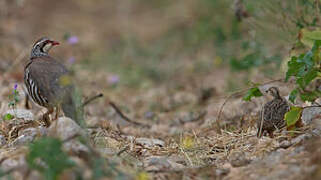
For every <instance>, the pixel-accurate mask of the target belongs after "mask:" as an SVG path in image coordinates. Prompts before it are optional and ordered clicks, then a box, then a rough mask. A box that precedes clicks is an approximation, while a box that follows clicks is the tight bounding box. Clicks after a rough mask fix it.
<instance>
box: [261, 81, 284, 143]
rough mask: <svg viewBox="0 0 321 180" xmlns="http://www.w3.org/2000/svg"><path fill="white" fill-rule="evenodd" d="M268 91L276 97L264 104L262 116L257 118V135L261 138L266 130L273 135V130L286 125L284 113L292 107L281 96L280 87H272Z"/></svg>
mask: <svg viewBox="0 0 321 180" xmlns="http://www.w3.org/2000/svg"><path fill="white" fill-rule="evenodd" d="M266 92H267V93H269V94H271V95H272V96H273V97H274V99H273V100H272V101H269V102H267V103H266V104H265V105H264V106H263V108H262V111H261V118H259V119H258V120H257V128H258V131H257V137H259V138H260V137H262V135H263V133H264V132H265V131H266V132H267V133H268V134H269V136H270V137H273V131H275V130H276V129H281V128H283V127H284V126H285V125H286V124H285V120H284V115H285V113H287V112H288V111H289V109H290V106H289V105H288V102H287V101H286V100H285V99H284V98H282V97H281V96H280V93H279V90H278V88H276V87H270V88H269V89H268V90H267V91H266Z"/></svg>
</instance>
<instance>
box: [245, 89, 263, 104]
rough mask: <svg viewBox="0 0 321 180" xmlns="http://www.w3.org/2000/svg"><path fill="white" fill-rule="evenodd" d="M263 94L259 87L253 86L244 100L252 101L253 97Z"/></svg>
mask: <svg viewBox="0 0 321 180" xmlns="http://www.w3.org/2000/svg"><path fill="white" fill-rule="evenodd" d="M260 96H263V94H262V93H261V91H260V89H259V88H258V87H254V88H251V89H250V90H249V91H248V92H247V93H246V94H245V96H244V97H243V100H244V101H251V98H252V97H260Z"/></svg>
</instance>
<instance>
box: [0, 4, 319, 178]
mask: <svg viewBox="0 0 321 180" xmlns="http://www.w3.org/2000/svg"><path fill="white" fill-rule="evenodd" d="M232 4H233V2H232V1H223V0H222V1H217V2H214V1H213V2H212V1H210V0H202V1H193V0H178V1H175V2H172V1H170V0H162V1H143V0H136V1H129V0H128V1H126V0H122V1H103V0H97V1H86V0H69V1H62V0H57V1H50V2H49V1H40V0H13V1H10V0H2V1H1V2H0V115H1V117H2V116H4V115H5V114H6V112H7V111H8V110H10V109H11V108H9V107H8V103H9V102H10V99H9V98H8V96H9V95H10V94H11V93H12V91H13V88H14V84H15V83H18V91H19V92H20V101H19V102H18V104H17V107H16V108H17V109H18V110H24V109H25V107H24V102H23V100H24V96H23V92H24V90H23V80H22V79H23V64H24V62H25V61H26V60H27V59H28V56H29V51H30V49H31V45H32V44H33V42H34V41H35V40H36V39H38V38H39V37H41V36H48V37H51V38H53V39H55V40H57V41H61V45H60V46H58V47H56V48H54V49H53V50H52V51H51V55H52V56H53V57H57V58H58V59H62V62H63V63H64V64H65V65H66V66H68V68H70V69H71V70H72V71H73V75H74V79H75V82H76V84H77V85H78V87H79V88H80V89H81V90H82V94H83V96H84V98H86V97H90V96H92V95H95V94H97V93H103V94H104V97H103V98H100V99H98V100H96V101H94V102H92V103H91V104H89V105H88V106H86V108H85V113H84V114H85V121H86V127H84V128H83V130H84V131H85V132H86V134H87V136H85V139H80V140H78V139H77V138H78V136H79V134H77V133H76V134H75V136H72V137H69V138H67V139H64V138H62V139H63V141H62V144H63V147H64V148H63V149H64V152H65V153H67V154H68V157H69V158H70V159H71V160H72V161H73V162H74V163H75V164H76V166H74V167H73V168H66V169H65V170H64V171H63V173H62V174H60V175H59V179H77V176H78V175H81V176H82V178H84V179H95V178H96V177H99V176H104V175H106V176H105V177H103V178H106V179H114V178H119V179H138V180H147V179H319V178H320V177H321V173H320V170H321V169H320V168H321V164H320V161H318V160H320V151H321V148H320V143H319V140H320V139H319V137H318V136H319V135H320V132H319V131H320V130H319V131H318V130H315V129H316V128H320V124H318V121H316V123H313V124H312V125H309V126H304V127H301V128H300V129H297V130H296V131H295V132H291V133H289V132H287V131H282V132H278V133H276V137H275V138H269V137H263V138H261V139H258V138H257V137H256V121H257V119H258V118H259V111H260V109H261V107H262V104H264V103H265V102H266V101H267V100H269V97H260V98H257V99H254V100H252V101H251V102H245V101H243V100H242V96H243V95H244V93H245V91H246V89H247V88H248V81H254V82H256V83H258V82H260V83H264V82H268V81H271V80H272V81H273V79H280V78H283V77H284V76H283V74H284V71H285V70H284V68H283V65H282V64H285V63H283V61H284V60H283V59H285V60H286V59H287V58H288V57H287V56H288V52H289V49H290V48H291V46H292V43H293V42H294V41H295V40H294V39H295V36H296V34H295V33H293V32H288V33H284V32H285V31H284V28H292V27H295V25H293V24H291V23H290V22H285V23H286V24H287V26H286V25H284V26H285V27H278V24H277V23H276V24H273V22H275V19H273V18H277V19H278V18H281V17H283V16H282V15H278V16H273V17H272V15H271V14H269V13H271V12H270V11H268V10H269V8H270V7H268V6H266V8H267V9H265V10H262V12H259V13H257V11H255V10H253V8H254V7H255V5H256V4H255V3H252V4H249V7H248V8H249V11H250V13H251V12H252V13H253V14H252V15H250V17H249V19H248V20H243V21H242V22H237V21H236V19H235V16H234V12H233V5H232ZM262 6H265V5H264V3H263V5H262V4H261V5H260V6H257V8H259V7H262ZM254 13H256V14H255V15H254ZM266 16H271V18H269V19H266V18H265V17H266ZM209 17H210V18H209ZM256 18H257V19H256ZM261 21H264V22H266V24H262V23H261ZM208 24H209V25H208ZM271 24H273V26H272V25H271ZM264 26H266V27H269V28H266V29H265V31H263V32H262V27H264ZM278 28H281V29H283V31H282V30H279V29H278ZM212 31H213V32H215V33H211V32H212ZM293 31H295V30H293ZM262 33H263V34H264V33H265V34H264V36H262ZM284 34H286V36H285V35H284ZM68 36H74V37H77V39H78V40H79V42H77V43H75V44H72V43H70V42H68ZM279 37H282V39H281V38H279ZM291 38H293V39H291ZM262 42H265V43H264V44H262ZM248 54H250V55H251V56H255V57H259V58H261V59H262V60H260V61H259V62H256V61H255V62H252V61H251V60H249V59H246V58H245V57H246V55H248ZM251 56H250V57H251ZM270 57H273V58H271V59H272V60H271V59H269V58H270ZM233 59H234V60H236V61H234V60H233ZM241 60H243V61H247V62H249V64H246V65H244V64H238V63H237V62H239V61H241ZM253 63H254V64H253ZM255 63H257V64H255ZM245 66H246V67H247V66H250V68H248V69H246V67H245ZM244 67H245V69H246V70H244ZM238 68H239V69H238ZM235 69H236V70H235ZM268 85H276V86H278V87H280V89H281V94H282V95H288V93H289V91H290V90H291V88H292V87H293V85H292V84H291V82H290V83H287V84H285V83H283V82H273V83H271V84H268ZM236 91H237V92H240V93H236V94H233V92H236ZM231 94H233V95H232V96H231ZM226 100H228V101H226ZM110 101H113V102H115V104H116V105H117V106H118V107H119V108H120V109H121V111H122V112H123V113H124V114H125V115H126V116H127V117H129V118H130V120H132V121H135V122H138V123H137V124H134V123H131V122H128V121H126V120H124V118H122V117H121V116H120V114H119V113H117V112H116V111H115V109H113V108H112V107H111V106H110V104H109V103H110ZM225 101H226V104H225V106H224V108H222V104H223V103H224V102H225ZM31 112H32V114H31V115H34V119H35V120H28V119H26V117H28V116H26V115H22V117H23V118H19V117H18V115H15V117H14V119H11V120H0V136H1V137H2V138H3V140H4V143H1V142H2V139H1V137H0V141H1V142H0V145H1V146H2V148H1V149H0V170H1V171H0V174H1V173H4V174H5V175H6V177H7V178H10V177H13V178H14V179H24V178H29V179H42V178H44V177H45V176H42V175H43V174H42V175H41V173H38V172H36V171H35V170H34V169H32V168H31V167H30V165H28V164H27V162H26V160H25V159H26V158H25V157H26V155H27V154H28V153H29V152H30V143H29V142H30V141H29V140H28V139H27V140H25V141H26V142H21V141H18V140H17V139H19V137H21V136H22V135H26V134H27V135H26V136H28V132H25V130H28V129H30V128H31V127H34V128H36V129H37V133H36V135H35V136H32V141H34V142H35V141H37V140H39V139H42V138H43V136H44V134H49V135H50V133H51V132H52V130H46V129H45V128H40V127H41V121H40V120H39V119H40V117H41V114H43V113H44V112H45V109H41V108H39V107H38V106H36V105H34V104H32V109H31ZM29 115H30V114H29ZM31 119H33V118H31ZM217 122H219V124H220V128H221V129H219V130H218V126H217ZM62 126H63V125H62ZM58 127H60V126H59V124H58ZM68 127H69V126H67V127H61V128H60V130H58V131H59V132H60V131H61V134H63V132H64V131H68V130H70V129H68ZM64 128H66V129H64ZM72 131H77V132H78V130H74V129H72ZM219 131H221V132H220V133H219ZM56 133H57V132H56ZM57 134H58V135H57ZM57 134H56V135H52V136H58V137H61V136H59V133H57ZM84 141H85V142H86V143H84ZM59 142H60V141H59ZM52 143H55V142H52ZM81 143H83V144H85V145H81ZM79 144H80V145H79ZM69 146H70V147H69ZM53 153H54V152H53ZM97 159H103V160H104V161H98V160H97ZM93 162H94V163H93ZM100 163H101V164H100ZM49 167H50V166H49ZM66 167H69V166H67V165H66ZM99 167H103V168H105V169H106V172H103V170H101V169H102V168H101V169H99ZM97 169H98V170H97ZM100 170H101V171H100ZM57 171H58V170H57ZM107 171H108V172H107ZM104 173H105V174H104ZM1 175H2V174H1ZM47 178H48V176H47Z"/></svg>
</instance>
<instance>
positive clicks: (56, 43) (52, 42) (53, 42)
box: [50, 41, 60, 46]
mask: <svg viewBox="0 0 321 180" xmlns="http://www.w3.org/2000/svg"><path fill="white" fill-rule="evenodd" d="M50 43H51V44H52V45H53V46H56V45H59V44H60V43H59V42H57V41H50Z"/></svg>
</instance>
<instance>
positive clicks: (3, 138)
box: [0, 134, 7, 147]
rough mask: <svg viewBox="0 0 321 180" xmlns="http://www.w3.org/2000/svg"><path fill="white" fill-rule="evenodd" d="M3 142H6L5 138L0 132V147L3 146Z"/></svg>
mask: <svg viewBox="0 0 321 180" xmlns="http://www.w3.org/2000/svg"><path fill="white" fill-rule="evenodd" d="M5 144H7V140H6V138H5V137H4V135H2V134H0V147H1V146H4V145H5Z"/></svg>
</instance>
